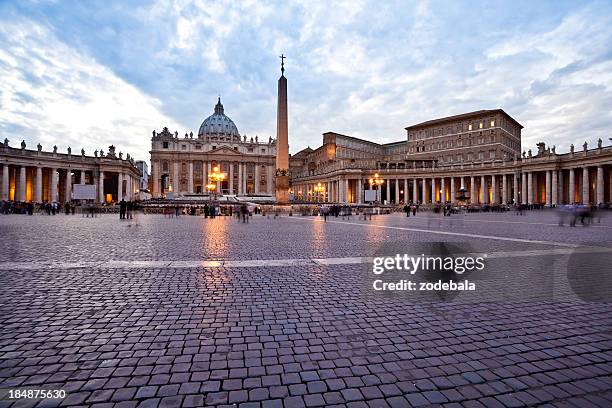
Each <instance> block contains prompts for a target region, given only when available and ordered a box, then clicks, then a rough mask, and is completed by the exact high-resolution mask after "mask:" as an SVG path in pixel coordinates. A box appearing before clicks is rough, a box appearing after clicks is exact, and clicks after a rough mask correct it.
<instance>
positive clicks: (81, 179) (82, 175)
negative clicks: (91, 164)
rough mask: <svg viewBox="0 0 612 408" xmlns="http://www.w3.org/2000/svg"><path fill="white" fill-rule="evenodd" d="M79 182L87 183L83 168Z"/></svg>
mask: <svg viewBox="0 0 612 408" xmlns="http://www.w3.org/2000/svg"><path fill="white" fill-rule="evenodd" d="M75 174H76V173H75ZM79 184H85V170H81V173H80V178H79Z"/></svg>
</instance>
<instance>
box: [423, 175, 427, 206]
mask: <svg viewBox="0 0 612 408" xmlns="http://www.w3.org/2000/svg"><path fill="white" fill-rule="evenodd" d="M426 203H427V179H426V178H425V177H423V204H426Z"/></svg>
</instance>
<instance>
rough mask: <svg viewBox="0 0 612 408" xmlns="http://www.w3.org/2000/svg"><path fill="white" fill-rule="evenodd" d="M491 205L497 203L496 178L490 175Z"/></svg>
mask: <svg viewBox="0 0 612 408" xmlns="http://www.w3.org/2000/svg"><path fill="white" fill-rule="evenodd" d="M491 203H492V204H498V202H497V176H496V175H495V174H493V175H491Z"/></svg>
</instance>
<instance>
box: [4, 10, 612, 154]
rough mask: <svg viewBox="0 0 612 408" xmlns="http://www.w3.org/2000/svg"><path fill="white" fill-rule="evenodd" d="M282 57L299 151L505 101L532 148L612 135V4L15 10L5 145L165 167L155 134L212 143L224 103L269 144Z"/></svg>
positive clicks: (8, 43) (385, 138)
mask: <svg viewBox="0 0 612 408" xmlns="http://www.w3.org/2000/svg"><path fill="white" fill-rule="evenodd" d="M281 53H284V54H285V55H287V56H288V59H287V60H286V76H287V78H288V81H289V143H290V150H291V152H296V151H298V150H300V149H302V148H304V147H306V146H311V147H315V146H318V145H320V143H321V141H322V136H321V134H322V133H323V132H326V131H335V132H339V133H343V134H348V135H352V136H357V137H362V138H365V139H368V140H372V141H375V142H380V143H383V142H391V141H398V140H403V139H405V131H404V127H405V126H408V125H411V124H415V123H418V122H421V121H424V120H429V119H433V118H437V117H442V116H447V115H452V114H458V113H463V112H467V111H471V110H478V109H493V108H503V109H504V110H506V112H508V113H509V114H511V115H512V116H513V117H514V118H516V119H517V120H518V121H519V122H520V123H522V124H523V125H524V126H525V129H524V133H523V135H524V137H523V149H524V150H526V149H528V148H534V147H535V144H536V143H537V142H539V141H545V142H546V143H548V144H550V145H553V144H554V145H557V151H558V152H564V151H567V150H568V149H569V144H570V143H574V144H576V145H577V146H581V145H582V143H584V141H585V140H586V141H588V142H589V143H591V144H592V143H595V141H596V140H597V139H598V138H600V137H601V138H602V139H603V140H604V143H605V144H606V145H607V144H608V143H609V141H608V138H609V137H611V136H612V134H611V132H610V129H612V2H610V1H533V0H531V1H487V2H484V1H465V2H460V1H397V2H394V1H384V2H380V1H362V0H351V1H333V2H329V1H320V2H319V1H299V2H292V1H288V0H286V1H280V2H267V1H227V2H226V1H188V0H183V1H176V2H173V1H153V2H145V1H131V2H127V1H108V0H107V1H104V2H99V1H91V2H88V1H43V0H41V1H24V0H21V1H14V2H13V1H6V0H0V133H1V134H0V138H1V139H4V138H5V137H7V138H8V139H10V140H11V143H12V145H14V146H15V145H18V144H19V142H20V141H21V139H25V140H26V142H27V143H28V145H29V146H30V147H33V146H34V145H36V144H37V143H38V142H39V141H40V142H41V143H42V144H43V145H44V146H45V148H46V149H47V148H48V149H50V148H51V146H53V145H54V144H57V145H58V147H59V149H60V151H62V150H65V148H66V147H68V146H71V147H72V149H73V151H74V150H77V151H78V150H80V148H81V147H84V148H85V149H86V150H87V151H88V153H91V152H92V151H93V149H100V148H103V149H104V150H106V149H107V147H108V145H110V144H115V145H116V146H117V148H118V150H121V151H123V152H129V153H131V154H133V155H134V156H135V157H136V158H141V159H148V158H149V154H148V150H149V146H150V137H151V132H152V131H153V130H154V129H156V130H160V129H161V128H162V127H163V126H168V127H169V128H170V129H171V130H173V131H174V130H177V131H178V132H179V134H181V135H183V134H184V133H185V132H189V131H193V132H194V133H197V130H198V128H199V126H200V123H201V122H202V121H203V120H204V119H205V118H206V117H207V116H208V115H210V114H211V113H212V111H213V107H214V104H215V102H216V99H217V95H218V94H220V95H221V98H222V101H223V104H224V106H225V113H226V114H227V115H228V116H230V117H231V118H232V119H233V120H234V122H235V123H236V125H237V126H238V129H239V131H240V132H241V134H246V135H247V136H249V137H250V136H255V135H259V136H260V137H262V138H264V139H267V138H268V136H270V135H272V136H274V135H275V125H276V118H275V115H276V81H277V79H278V75H279V59H278V55H280V54H281Z"/></svg>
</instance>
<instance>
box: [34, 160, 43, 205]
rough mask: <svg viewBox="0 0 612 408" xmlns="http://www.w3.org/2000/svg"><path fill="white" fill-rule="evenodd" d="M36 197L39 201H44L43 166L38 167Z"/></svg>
mask: <svg viewBox="0 0 612 408" xmlns="http://www.w3.org/2000/svg"><path fill="white" fill-rule="evenodd" d="M34 199H35V200H36V202H37V203H42V167H37V168H36V194H35V198H34Z"/></svg>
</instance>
